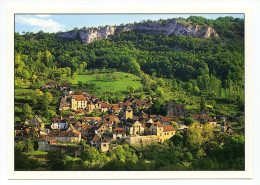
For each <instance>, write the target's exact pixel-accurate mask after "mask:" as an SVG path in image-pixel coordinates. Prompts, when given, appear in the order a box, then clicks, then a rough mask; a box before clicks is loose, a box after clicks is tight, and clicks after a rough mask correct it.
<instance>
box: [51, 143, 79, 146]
mask: <svg viewBox="0 0 260 185" xmlns="http://www.w3.org/2000/svg"><path fill="white" fill-rule="evenodd" d="M56 145H67V146H79V143H57V144H56Z"/></svg>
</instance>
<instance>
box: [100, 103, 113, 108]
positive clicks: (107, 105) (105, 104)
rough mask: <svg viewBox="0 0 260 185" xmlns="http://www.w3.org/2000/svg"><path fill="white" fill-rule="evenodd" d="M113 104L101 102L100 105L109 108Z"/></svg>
mask: <svg viewBox="0 0 260 185" xmlns="http://www.w3.org/2000/svg"><path fill="white" fill-rule="evenodd" d="M112 106H113V105H112V104H107V103H103V104H102V105H101V107H102V108H103V109H104V108H111V107H112Z"/></svg>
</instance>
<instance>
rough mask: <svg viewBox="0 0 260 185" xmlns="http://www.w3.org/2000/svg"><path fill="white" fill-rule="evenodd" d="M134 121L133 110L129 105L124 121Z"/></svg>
mask: <svg viewBox="0 0 260 185" xmlns="http://www.w3.org/2000/svg"><path fill="white" fill-rule="evenodd" d="M128 118H130V119H133V109H132V108H131V107H130V106H129V105H128V106H127V107H126V109H125V112H124V120H127V119H128Z"/></svg>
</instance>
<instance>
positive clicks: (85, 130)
mask: <svg viewBox="0 0 260 185" xmlns="http://www.w3.org/2000/svg"><path fill="white" fill-rule="evenodd" d="M81 133H82V135H83V136H85V137H94V136H95V127H94V125H82V128H81Z"/></svg>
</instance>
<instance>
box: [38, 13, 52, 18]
mask: <svg viewBox="0 0 260 185" xmlns="http://www.w3.org/2000/svg"><path fill="white" fill-rule="evenodd" d="M36 16H38V17H50V16H51V15H47V14H39V15H36Z"/></svg>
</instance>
